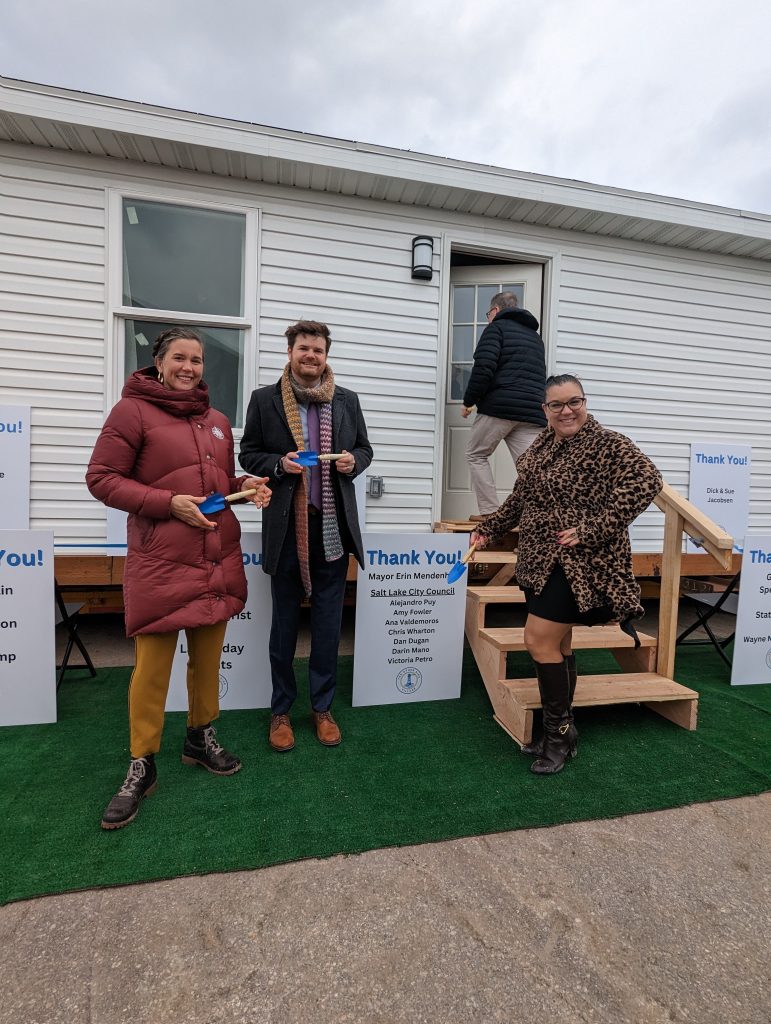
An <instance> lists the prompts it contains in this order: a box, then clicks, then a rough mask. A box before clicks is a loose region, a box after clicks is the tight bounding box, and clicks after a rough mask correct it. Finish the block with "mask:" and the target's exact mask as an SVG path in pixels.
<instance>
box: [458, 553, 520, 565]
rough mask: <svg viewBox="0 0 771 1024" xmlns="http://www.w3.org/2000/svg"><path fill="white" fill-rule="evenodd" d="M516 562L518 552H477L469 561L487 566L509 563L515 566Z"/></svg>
mask: <svg viewBox="0 0 771 1024" xmlns="http://www.w3.org/2000/svg"><path fill="white" fill-rule="evenodd" d="M516 560H517V552H516V551H475V552H474V554H473V555H472V556H471V558H470V559H469V561H470V562H481V563H482V564H485V563H486V564H487V565H499V564H503V563H509V562H511V563H512V564H513V563H514V562H516Z"/></svg>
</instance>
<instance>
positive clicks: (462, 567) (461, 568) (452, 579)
mask: <svg viewBox="0 0 771 1024" xmlns="http://www.w3.org/2000/svg"><path fill="white" fill-rule="evenodd" d="M476 549H477V546H476V542H474V543H473V544H472V545H471V547H470V548H469V549H468V551H467V552H466V554H465V555H464V556H463V558H461V560H460V561H459V562H456V563H455V565H454V566H453V567H452V569H450V571H449V572H448V573H447V582H448V583H457V582H458V580H459V579H460V578H461V576H462V575H463V573H464V572H465V571H466V563H467V562H468V561H469V559H470V558H471V556H472V555H473V554H474V552H475V551H476Z"/></svg>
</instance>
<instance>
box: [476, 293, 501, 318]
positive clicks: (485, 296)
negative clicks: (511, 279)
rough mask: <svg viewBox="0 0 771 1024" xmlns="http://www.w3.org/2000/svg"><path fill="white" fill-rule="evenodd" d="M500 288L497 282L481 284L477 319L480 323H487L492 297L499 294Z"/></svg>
mask: <svg viewBox="0 0 771 1024" xmlns="http://www.w3.org/2000/svg"><path fill="white" fill-rule="evenodd" d="M500 290H501V289H500V288H499V287H498V285H497V284H480V285H479V287H478V288H477V321H478V322H479V323H482V324H486V323H487V311H488V309H489V308H490V299H491V298H492V297H493V295H497V294H498V292H499V291H500Z"/></svg>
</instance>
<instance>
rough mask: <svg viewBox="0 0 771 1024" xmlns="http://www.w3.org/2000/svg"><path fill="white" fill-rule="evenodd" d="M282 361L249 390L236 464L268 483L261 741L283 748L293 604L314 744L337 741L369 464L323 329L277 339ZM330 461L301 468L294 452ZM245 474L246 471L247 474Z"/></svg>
mask: <svg viewBox="0 0 771 1024" xmlns="http://www.w3.org/2000/svg"><path fill="white" fill-rule="evenodd" d="M285 334H286V338H287V342H288V346H289V347H288V356H289V362H288V363H287V365H286V367H285V368H284V372H283V374H282V376H281V379H280V380H279V381H278V382H277V383H276V384H273V385H270V386H269V387H264V388H259V389H258V390H257V391H254V392H253V393H252V397H251V400H250V402H249V408H248V411H247V414H246V423H245V426H244V436H243V439H242V441H241V451H240V461H241V465H242V466H243V467H244V468H245V469H246V468H247V467H253V468H254V469H255V472H256V467H258V466H260V467H262V469H261V473H260V475H262V476H267V477H269V478H270V487H271V490H272V492H273V497H272V501H271V504H270V505H269V507H268V508H267V509H265V510H264V511H263V519H262V568H263V570H264V571H265V572H266V573H268V575H269V576H270V577H271V581H270V582H271V594H272V599H273V620H272V625H271V632H270V668H271V679H272V683H273V695H272V698H271V712H272V714H271V723H270V734H269V741H270V745H271V747H273V749H274V750H278V751H287V750H291V749H292V747H293V746H294V732H293V729H292V723H291V720H290V717H289V712H290V709H291V707H292V704H293V703H294V700H295V698H296V696H297V684H296V681H295V675H294V668H293V661H294V655H295V648H296V645H297V632H298V627H299V621H300V606H301V604H302V601H303V598H305V597H307V598H308V599H309V601H310V607H311V622H310V625H311V653H310V662H309V666H308V676H309V683H310V696H311V707H312V709H313V719H314V724H315V728H316V736H317V738H318V740H319V742H321V743H323V744H324V745H325V746H329V747H332V746H337V744H338V743H340V740H341V735H340V729H339V728H338V725H337V723H336V722H335V720H334V719H333V718H332V715H331V712H330V707H331V705H332V701H333V699H334V696H335V684H336V674H337V654H338V648H339V645H340V623H341V619H342V613H343V599H344V597H345V580H346V575H347V570H348V555H349V554H354V555H355V556H356V558H357V560H358V562H359V563H360V564H361V565H362V567H363V564H364V556H363V551H362V540H361V531H360V529H359V521H358V514H357V510H356V494H355V492H354V486H353V481H354V478H355V477H356V476H357V475H358V474H359V473H363V472H364V471H365V470H366V469H367V467H368V466H369V464H370V462H371V461H372V448H371V447H370V444H369V441H368V440H367V429H366V426H365V423H364V417H363V416H362V412H361V406H360V405H359V399H358V397H357V395H356V394H355V393H354V392H353V391H349V390H348V389H347V388H342V387H340V386H339V385H337V384H336V383H335V377H334V374H333V372H332V367H331V366H330V365H329V364H328V362H327V352H328V351H329V346H330V344H331V338H330V334H329V328H328V327H327V326H326V324H322V323H318V322H317V321H315V320H301V321H299V323H296V324H293V325H292V326H291V327H289V328H288V329H287V330H286V332H285ZM302 451H316V452H318V453H319V454H320V455H322V456H324V455H335V456H339V457H337V458H335V459H330V460H324V459H322V460H320V462H319V464H318V465H317V466H314V467H311V468H310V469H305V468H303V466H301V465H300V463H299V461H298V453H299V452H302ZM247 471H248V472H252V469H248V470H247Z"/></svg>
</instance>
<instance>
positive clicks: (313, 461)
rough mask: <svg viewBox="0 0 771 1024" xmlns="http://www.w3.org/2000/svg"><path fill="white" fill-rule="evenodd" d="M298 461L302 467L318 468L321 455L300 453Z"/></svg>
mask: <svg viewBox="0 0 771 1024" xmlns="http://www.w3.org/2000/svg"><path fill="white" fill-rule="evenodd" d="M297 461H298V462H299V463H300V465H301V466H318V464H319V453H318V452H298V453H297Z"/></svg>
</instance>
